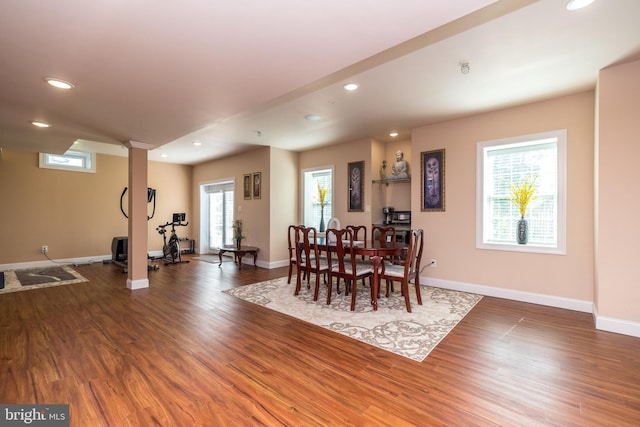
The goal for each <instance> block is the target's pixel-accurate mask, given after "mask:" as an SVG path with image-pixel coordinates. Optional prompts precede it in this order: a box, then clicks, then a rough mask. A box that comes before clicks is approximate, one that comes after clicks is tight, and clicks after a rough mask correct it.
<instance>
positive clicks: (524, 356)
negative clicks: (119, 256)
mask: <svg viewBox="0 0 640 427" xmlns="http://www.w3.org/2000/svg"><path fill="white" fill-rule="evenodd" d="M76 269H77V271H78V272H80V274H82V275H83V276H85V277H86V278H87V279H89V283H85V284H76V285H67V286H59V287H55V288H47V289H39V290H32V291H26V292H17V293H11V294H4V295H0V362H1V366H0V403H32V404H35V403H38V404H47V403H68V404H70V417H71V425H72V426H83V427H84V426H151V425H159V426H244V425H251V426H255V425H265V426H278V425H282V426H302V425H304V426H349V425H355V426H365V425H367V426H377V425H389V426H409V425H411V426H413V425H416V426H440V425H448V426H627V425H628V426H637V425H640V339H638V338H633V337H628V336H624V335H618V334H613V333H608V332H602V331H597V330H595V329H594V325H593V319H592V316H591V315H590V314H586V313H578V312H572V311H567V310H560V309H554V308H549V307H543V306H537V305H533V304H526V303H519V302H513V301H507V300H501V299H497V298H490V297H485V298H483V299H482V301H481V302H480V303H479V304H478V305H477V306H476V307H475V308H474V309H473V310H472V311H471V313H469V315H467V317H466V318H465V319H464V320H463V321H462V322H461V323H460V324H459V325H458V326H457V327H456V328H455V329H454V330H453V332H452V333H450V334H449V335H448V336H447V337H446V338H445V339H444V340H443V342H441V343H440V344H439V345H438V346H437V347H436V349H435V350H433V351H432V352H431V354H430V355H429V356H428V357H427V358H426V359H425V361H423V362H422V363H417V362H414V361H411V360H409V359H406V358H403V357H400V356H396V355H394V354H391V353H388V352H385V351H383V350H379V349H377V348H374V347H370V346H368V345H365V344H362V343H360V342H357V341H355V340H351V339H349V338H347V337H344V336H342V335H339V334H336V333H332V332H328V331H326V330H324V329H321V328H319V327H317V326H314V325H310V324H307V323H304V322H301V321H298V320H295V319H292V318H290V317H287V316H285V315H283V314H279V313H276V312H273V311H270V310H268V309H265V308H263V307H260V306H257V305H253V304H250V303H247V302H244V301H241V300H239V299H236V298H234V297H231V296H228V295H226V294H224V293H222V292H221V291H222V290H224V289H228V288H230V287H233V286H242V285H246V284H249V283H254V282H259V281H262V280H267V279H271V278H276V277H282V276H285V275H286V269H285V268H279V269H274V270H266V269H261V268H254V267H253V266H244V267H243V269H242V270H241V271H238V269H237V267H235V266H234V265H233V263H230V262H225V263H223V266H222V268H219V267H218V265H217V264H210V263H206V262H202V261H196V260H192V261H191V262H190V263H188V264H181V265H172V266H161V267H160V269H159V270H158V271H151V272H149V279H150V287H149V288H148V289H141V290H137V291H129V290H127V289H126V288H125V281H126V275H125V274H123V273H122V271H121V269H119V268H118V267H117V266H115V265H111V264H106V265H103V264H94V265H90V266H80V267H77V268H76ZM292 292H293V286H292Z"/></svg>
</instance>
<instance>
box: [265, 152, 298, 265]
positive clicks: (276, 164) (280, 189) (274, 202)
mask: <svg viewBox="0 0 640 427" xmlns="http://www.w3.org/2000/svg"><path fill="white" fill-rule="evenodd" d="M298 170H299V167H298V153H295V152H292V151H286V150H280V149H277V148H272V149H271V174H270V177H271V180H270V187H271V189H270V191H269V193H270V194H271V203H270V206H269V210H270V215H271V224H270V230H271V233H270V245H269V250H270V256H269V261H272V262H278V261H281V262H285V263H287V264H288V261H287V260H288V259H289V251H288V247H289V246H288V241H287V232H288V227H289V225H291V224H299V223H300V219H299V217H298V204H299V203H298V200H299V195H300V194H299V193H300V190H299V188H300V184H299V173H298Z"/></svg>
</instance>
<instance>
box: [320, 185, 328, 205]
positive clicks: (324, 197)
mask: <svg viewBox="0 0 640 427" xmlns="http://www.w3.org/2000/svg"><path fill="white" fill-rule="evenodd" d="M328 193H329V189H328V188H325V187H323V186H321V185H320V183H318V202H319V203H320V208H321V209H323V208H324V206H325V205H326V204H327V194H328Z"/></svg>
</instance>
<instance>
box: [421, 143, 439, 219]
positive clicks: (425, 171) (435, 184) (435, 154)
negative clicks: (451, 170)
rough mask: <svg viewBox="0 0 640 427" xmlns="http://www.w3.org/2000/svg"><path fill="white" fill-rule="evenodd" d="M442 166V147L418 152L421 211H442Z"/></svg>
mask: <svg viewBox="0 0 640 427" xmlns="http://www.w3.org/2000/svg"><path fill="white" fill-rule="evenodd" d="M444 166H445V163H444V149H442V150H435V151H424V152H422V153H420V169H421V175H422V191H421V192H420V198H421V206H420V207H421V210H422V211H423V212H429V211H441V212H444V194H445V193H444Z"/></svg>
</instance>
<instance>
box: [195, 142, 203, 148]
mask: <svg viewBox="0 0 640 427" xmlns="http://www.w3.org/2000/svg"><path fill="white" fill-rule="evenodd" d="M193 145H195V146H196V147H199V146H201V145H202V142H200V141H193Z"/></svg>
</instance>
